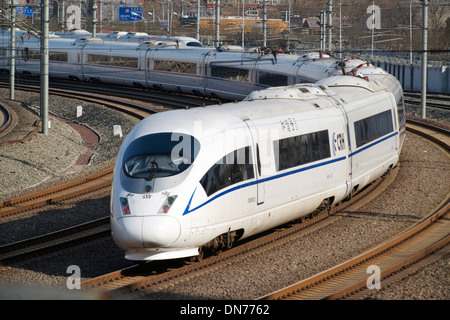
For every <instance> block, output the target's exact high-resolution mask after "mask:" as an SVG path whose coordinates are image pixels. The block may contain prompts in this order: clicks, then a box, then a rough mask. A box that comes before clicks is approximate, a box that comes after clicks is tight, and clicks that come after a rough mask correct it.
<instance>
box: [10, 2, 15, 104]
mask: <svg viewBox="0 0 450 320" xmlns="http://www.w3.org/2000/svg"><path fill="white" fill-rule="evenodd" d="M15 28H16V5H15V3H14V0H11V33H10V34H11V51H10V63H9V84H10V85H9V99H11V100H14V99H15V91H14V83H15V75H16V57H15V56H16V29H15Z"/></svg>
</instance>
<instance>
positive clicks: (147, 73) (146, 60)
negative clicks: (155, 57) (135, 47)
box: [144, 49, 152, 85]
mask: <svg viewBox="0 0 450 320" xmlns="http://www.w3.org/2000/svg"><path fill="white" fill-rule="evenodd" d="M151 53H152V51H151V50H150V49H148V50H146V51H145V56H144V70H145V81H146V83H147V85H149V83H148V82H149V80H150V59H151Z"/></svg>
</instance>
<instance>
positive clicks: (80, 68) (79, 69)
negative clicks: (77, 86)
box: [77, 45, 84, 80]
mask: <svg viewBox="0 0 450 320" xmlns="http://www.w3.org/2000/svg"><path fill="white" fill-rule="evenodd" d="M83 55H84V45H81V46H79V47H78V50H77V73H78V75H79V78H80V80H81V78H84V74H83V63H84V57H83Z"/></svg>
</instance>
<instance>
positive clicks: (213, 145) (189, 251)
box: [111, 76, 401, 260]
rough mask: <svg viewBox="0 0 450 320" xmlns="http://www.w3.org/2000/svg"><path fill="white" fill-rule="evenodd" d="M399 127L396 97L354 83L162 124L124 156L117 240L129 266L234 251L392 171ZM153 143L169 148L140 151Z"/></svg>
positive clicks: (130, 140)
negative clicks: (237, 244) (236, 246)
mask: <svg viewBox="0 0 450 320" xmlns="http://www.w3.org/2000/svg"><path fill="white" fill-rule="evenodd" d="M388 120H389V121H388ZM380 121H381V123H382V124H383V125H382V126H381V127H380ZM399 128H400V127H399V123H398V116H397V106H396V101H395V98H394V96H393V94H392V93H391V92H390V91H389V90H388V89H387V88H386V87H385V86H384V85H383V84H382V83H381V82H380V83H369V82H367V81H365V80H364V79H359V78H356V77H351V76H338V77H333V78H328V79H325V80H322V81H319V82H318V83H317V84H308V85H294V86H287V87H277V88H269V89H266V90H261V91H255V92H253V93H251V94H250V95H249V96H248V97H247V98H246V99H245V100H244V101H243V102H238V103H232V104H226V105H222V106H210V107H206V108H196V109H192V110H179V111H169V112H166V113H163V114H157V115H153V116H151V117H149V118H147V119H145V120H144V121H142V122H141V123H140V124H139V125H138V127H137V129H136V130H133V131H132V132H131V133H130V135H129V136H128V137H127V138H126V139H125V141H124V143H123V146H122V148H121V151H120V153H119V156H118V160H117V163H116V167H115V171H114V172H115V173H114V184H113V192H112V194H111V226H112V234H113V238H114V240H115V241H116V243H117V244H118V246H119V247H121V248H122V249H124V250H125V252H126V258H127V259H131V260H158V259H172V258H179V257H186V256H195V255H198V254H201V250H212V249H214V248H224V247H228V246H230V245H231V243H232V242H233V241H236V240H238V239H242V238H245V237H248V236H250V235H253V234H256V233H258V232H262V231H264V230H267V229H269V228H271V227H274V226H277V225H280V224H282V223H285V222H288V221H290V220H293V219H296V218H300V217H302V216H305V215H307V214H310V213H311V212H312V211H314V210H316V209H318V208H328V207H330V206H331V205H332V204H334V203H337V202H339V201H342V200H343V199H345V198H347V197H349V196H351V195H352V193H353V192H354V191H356V190H358V189H361V188H363V187H364V186H365V185H367V184H368V183H370V182H372V181H373V180H375V179H376V178H378V177H380V176H381V175H383V174H384V173H385V172H387V171H389V170H390V169H391V168H393V167H395V166H396V164H397V162H398V157H399V153H400V145H401V144H400V142H399V135H398V132H399ZM156 137H157V138H158V141H167V142H166V143H163V144H161V145H160V144H159V143H155V144H151V143H149V144H147V145H143V144H142V145H141V148H136V147H135V146H134V145H135V143H136V142H135V141H138V142H139V141H143V140H145V139H149V140H148V141H150V140H152V139H154V138H156ZM162 145H164V146H165V147H163V146H162ZM169 154H171V155H170V156H169ZM168 172H170V173H168Z"/></svg>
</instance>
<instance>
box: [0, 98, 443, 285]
mask: <svg viewBox="0 0 450 320" xmlns="http://www.w3.org/2000/svg"><path fill="white" fill-rule="evenodd" d="M119 104H120V103H119ZM129 108H130V109H133V106H132V105H131V106H129ZM130 112H132V111H130ZM144 112H149V111H148V110H147V111H144ZM151 112H153V110H151V111H150V113H151ZM138 116H139V115H138ZM141 116H142V115H141ZM415 125H416V126H419V125H420V124H415ZM412 127H413V124H412V123H410V122H409V123H408V130H419V129H412ZM441 134H442V135H443V136H444V138H442V137H441V138H439V137H438V138H437V140H438V141H439V140H442V141H445V135H447V136H448V132H447V133H445V132H443V133H441ZM444 145H445V142H444ZM447 148H448V142H447ZM111 171H112V169H111ZM110 173H111V172H109V173H108V174H110ZM103 179H104V181H103V182H104V184H105V187H106V188H107V187H108V183H109V185H110V180H109V182H108V179H110V178H108V177H107V175H105V176H104V178H103ZM83 180H84V179H83ZM94 180H95V179H94ZM76 184H78V185H80V184H79V182H76V183H74V185H76ZM63 189H66V190H68V189H67V188H65V187H64V188H63ZM81 189H83V188H81ZM77 192H78V191H77ZM80 192H83V191H80ZM89 192H91V191H86V192H85V193H89ZM68 193H70V192H68ZM56 194H57V192H56V193H55V192H50V193H49V194H48V195H47V196H39V197H35V198H37V199H39V202H40V203H41V204H40V205H39V206H42V205H45V204H51V203H54V202H55V201H60V200H59V199H61V200H62V198H59V196H56ZM46 197H47V198H46ZM68 197H70V195H68ZM24 203H26V201H24V199H15V200H10V201H5V202H3V204H1V205H0V210H2V209H5V212H7V211H9V210H12V209H14V210H16V209H15V208H16V207H20V206H22V204H24ZM6 208H7V209H6ZM17 210H21V209H17ZM25 210H27V209H25ZM0 212H1V211H0ZM6 214H13V212H12V211H10V213H6ZM0 215H1V214H0ZM328 215H329V213H326V214H324V215H320V216H318V217H314V218H312V219H309V220H307V221H306V222H305V223H306V224H304V225H303V226H301V227H300V226H297V227H296V228H297V229H295V228H294V229H291V230H289V231H285V230H283V232H284V233H288V234H289V233H298V232H299V230H300V229H307V230H310V231H313V230H314V229H313V228H312V227H311V228H309V229H308V228H306V227H308V226H310V225H311V224H315V225H316V226H315V228H322V227H324V226H326V225H327V224H330V223H333V222H334V221H335V220H338V219H339V218H340V216H339V214H336V215H334V216H333V218H332V219H325V217H328ZM94 224H99V225H101V226H100V227H99V226H98V225H97V226H95V227H92V226H89V225H85V226H77V227H76V228H69V230H65V231H64V232H65V234H63V233H59V232H57V233H55V234H53V235H46V236H44V237H37V238H35V239H32V240H33V241H29V240H26V241H22V242H21V243H20V244H19V243H16V244H13V245H11V246H10V245H8V246H9V247H8V246H4V247H1V248H0V254H1V255H0V260H2V259H5V261H6V260H8V259H16V258H17V257H20V256H26V255H29V254H35V253H38V252H42V250H43V251H51V250H53V249H52V248H55V249H56V248H59V247H60V246H61V245H64V244H63V243H64V242H66V243H73V241H85V240H86V239H89V238H85V237H98V236H101V235H102V234H103V235H106V234H109V232H110V231H109V218H105V219H100V220H99V221H96V222H95V223H94ZM83 228H84V229H91V231H88V233H89V235H86V236H84V235H83V233H85V232H86V231H84V230H81V229H83ZM77 229H80V230H77ZM288 229H290V228H288ZM310 231H305V232H310ZM69 234H70V235H69ZM75 234H76V235H75ZM279 236H280V235H278V236H277V237H279ZM68 237H73V239H74V240H72V239H68V240H67V241H66V240H64V238H68ZM281 237H286V235H283V236H281ZM52 238H56V239H61V238H63V239H62V240H56V242H55V241H54V240H53V239H52ZM82 239H85V240H82ZM271 241H272V240H271ZM264 242H270V241H268V240H267V239H266V240H262V243H264ZM31 243H32V244H31ZM263 245H264V244H261V243H257V242H256V240H255V242H250V243H246V244H244V245H243V246H241V247H237V248H234V249H232V250H230V251H227V252H224V253H223V254H222V255H221V256H220V257H212V258H209V259H205V260H203V261H201V262H198V263H190V264H188V265H183V266H181V267H177V268H175V269H174V270H171V271H166V270H164V268H163V269H161V270H163V271H161V272H160V273H159V274H157V275H155V274H152V275H148V274H146V272H147V271H145V268H144V269H143V266H136V267H131V268H127V269H123V270H119V271H116V272H112V273H110V274H108V275H105V276H102V277H99V278H95V279H91V280H88V281H86V282H84V283H83V284H82V286H83V287H84V288H91V287H96V288H100V287H101V288H102V289H101V290H107V291H109V290H125V291H127V290H137V289H139V288H147V287H149V286H157V285H165V283H167V282H170V281H171V280H172V279H181V278H182V277H183V276H187V278H189V274H191V273H192V272H197V271H198V270H206V269H207V268H208V267H211V266H217V263H222V262H220V261H228V262H229V261H230V259H242V258H243V256H244V255H243V254H246V253H247V252H249V251H250V250H251V248H252V247H253V248H255V249H254V250H258V248H260V247H261V246H263ZM14 246H15V248H13V247H14ZM262 250H266V249H262ZM12 251H15V252H16V253H12ZM21 252H23V253H21ZM224 263H227V262H224ZM143 270H144V271H143ZM209 270H210V269H209ZM143 272H144V274H143ZM154 272H155V270H152V273H154ZM366 277H367V275H366Z"/></svg>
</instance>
